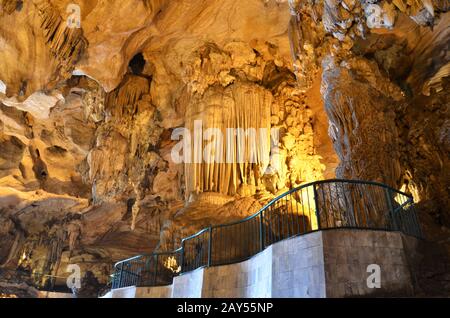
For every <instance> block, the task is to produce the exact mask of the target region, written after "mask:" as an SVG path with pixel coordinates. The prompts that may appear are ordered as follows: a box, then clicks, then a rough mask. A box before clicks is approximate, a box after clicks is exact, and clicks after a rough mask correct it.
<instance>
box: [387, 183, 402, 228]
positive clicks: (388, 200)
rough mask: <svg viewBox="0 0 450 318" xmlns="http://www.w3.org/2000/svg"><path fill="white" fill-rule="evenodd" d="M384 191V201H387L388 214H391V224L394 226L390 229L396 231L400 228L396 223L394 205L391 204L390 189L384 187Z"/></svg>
mask: <svg viewBox="0 0 450 318" xmlns="http://www.w3.org/2000/svg"><path fill="white" fill-rule="evenodd" d="M384 192H385V196H386V201H387V203H388V207H389V214H390V216H391V224H392V226H393V227H394V228H393V229H392V230H394V231H398V230H399V229H400V227H399V225H398V223H397V218H396V216H395V211H394V205H393V204H392V199H391V189H389V188H384Z"/></svg>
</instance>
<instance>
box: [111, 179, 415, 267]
mask: <svg viewBox="0 0 450 318" xmlns="http://www.w3.org/2000/svg"><path fill="white" fill-rule="evenodd" d="M338 183H341V184H356V185H366V186H367V185H372V186H376V187H380V188H382V189H385V190H386V191H387V192H386V193H387V195H386V198H385V200H387V202H386V203H387V204H389V205H390V211H388V212H387V213H391V214H395V213H397V214H399V211H400V210H402V209H403V208H405V207H407V206H411V207H412V206H413V203H414V201H413V198H412V197H411V196H410V195H408V194H406V193H404V192H402V191H399V190H397V189H394V188H392V187H390V186H388V185H385V184H383V183H379V182H375V181H361V180H347V179H329V180H319V181H314V182H310V183H306V184H303V185H300V186H298V187H295V188H293V189H290V190H289V191H286V192H284V193H282V194H280V195H278V196H277V197H275V198H273V199H272V200H270V201H269V202H268V203H267V204H266V205H264V207H262V208H261V209H260V210H259V211H258V212H256V213H254V214H252V215H250V216H248V217H246V218H244V219H242V220H238V221H234V222H230V223H225V224H218V225H213V226H209V227H207V228H204V229H202V230H200V231H199V232H197V233H195V234H193V235H191V236H189V237H186V238H183V239H182V240H181V246H180V247H179V248H178V249H176V250H174V251H165V252H153V253H151V254H143V255H139V256H135V257H131V258H128V259H126V260H122V261H119V262H117V263H116V264H115V265H114V267H115V268H116V270H118V269H119V267H121V269H122V270H123V267H124V264H126V263H130V262H133V261H136V260H138V259H140V258H146V257H147V258H152V257H156V259H158V257H159V256H164V255H166V256H167V255H175V254H177V253H180V254H181V257H182V259H181V266H183V256H184V252H185V251H184V249H185V244H186V242H188V241H190V240H194V239H197V240H199V238H200V237H201V236H202V235H204V234H205V233H209V242H208V244H209V246H208V248H209V251H207V252H205V253H207V254H208V266H209V265H210V262H211V260H210V259H211V244H212V243H211V240H212V231H213V230H218V229H222V228H227V227H231V226H233V225H239V224H243V223H245V222H247V221H252V220H256V219H259V222H260V224H261V228H260V234H259V235H260V239H261V240H262V239H263V238H262V237H261V236H262V235H263V233H262V232H263V230H264V229H263V227H264V226H265V225H263V217H265V216H264V215H263V214H264V212H266V211H267V210H268V209H269V208H271V207H272V206H274V205H276V203H277V202H279V201H281V200H282V199H283V198H286V197H287V196H290V195H292V194H294V193H297V192H299V191H300V194H301V193H302V192H301V191H302V190H304V189H310V188H312V189H313V191H314V199H312V200H315V201H316V202H315V204H316V205H318V204H319V203H324V202H319V201H318V198H319V197H320V196H319V195H318V194H317V188H316V186H319V185H323V184H335V185H336V187H337V184H338ZM341 187H342V185H341ZM342 189H343V188H342ZM322 191H323V189H322ZM330 193H331V192H330ZM307 194H308V193H307ZM393 195H397V196H398V195H400V196H403V197H404V198H406V199H405V200H404V202H402V203H400V204H399V206H397V208H396V209H394V207H393V204H392V197H393ZM322 196H323V193H322ZM338 200H339V198H338ZM286 202H287V199H286ZM296 204H298V202H297V203H296ZM300 204H301V205H303V204H304V202H303V199H302V200H301V203H300ZM308 206H309V208H310V203H309V197H308ZM344 208H349V207H344ZM314 212H315V213H316V217H317V220H316V221H317V222H318V225H317V226H318V228H317V229H318V230H320V229H324V228H327V229H329V228H336V227H344V226H337V225H336V224H335V226H334V227H333V226H332V227H324V228H322V227H321V225H320V221H319V212H318V206H316V207H315V211H314ZM303 213H304V212H303ZM309 213H310V217H311V211H309ZM411 213H414V211H412V212H411ZM305 216H306V215H305V214H303V217H305ZM353 217H355V216H353ZM385 217H388V215H386V216H385ZM389 217H391V218H392V219H393V220H391V221H392V222H393V224H394V226H393V227H392V228H389V229H387V228H386V229H385V230H400V231H402V230H403V228H404V224H403V222H404V221H403V220H402V219H401V215H400V221H398V220H397V218H398V217H397V216H395V215H391V216H389ZM369 221H371V220H367V221H366V223H368V222H369ZM297 222H298V220H297ZM327 222H328V220H327ZM398 222H400V223H402V224H400V225H398V224H397V223H398ZM407 222H409V223H411V224H412V225H413V226H414V227H417V229H415V231H414V232H413V233H418V234H417V235H415V236H419V237H420V236H421V231H420V226H419V224H418V221H417V217H416V216H415V214H414V215H413V218H412V219H411V220H408V221H407ZM411 224H408V226H411ZM346 227H347V228H348V226H346ZM354 228H370V227H369V226H367V225H366V226H365V227H354ZM310 232H311V230H310ZM404 232H405V231H404ZM305 233H307V232H302V233H297V235H298V234H305ZM407 234H410V233H407ZM284 238H287V237H284ZM264 240H265V238H264ZM272 243H274V242H272ZM272 243H271V244H272ZM201 244H203V243H201ZM201 244H200V248H201V249H203V246H201ZM271 244H269V245H271ZM261 245H262V246H261V250H262V249H264V248H265V247H267V246H269V245H267V246H264V242H262V244H261ZM196 247H197V245H196ZM195 257H200V258H202V259H203V257H204V255H203V250H202V253H201V255H195ZM156 262H157V261H156ZM155 266H156V265H155ZM203 266H205V265H203ZM198 267H201V266H198ZM198 267H195V268H198ZM180 271H181V270H180Z"/></svg>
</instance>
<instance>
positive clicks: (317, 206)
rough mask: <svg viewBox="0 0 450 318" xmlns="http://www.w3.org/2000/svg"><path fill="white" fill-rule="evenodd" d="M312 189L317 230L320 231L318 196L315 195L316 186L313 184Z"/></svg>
mask: <svg viewBox="0 0 450 318" xmlns="http://www.w3.org/2000/svg"><path fill="white" fill-rule="evenodd" d="M313 189H314V204H315V205H316V218H317V229H318V230H320V211H319V195H318V193H317V189H316V184H313ZM311 228H312V226H311Z"/></svg>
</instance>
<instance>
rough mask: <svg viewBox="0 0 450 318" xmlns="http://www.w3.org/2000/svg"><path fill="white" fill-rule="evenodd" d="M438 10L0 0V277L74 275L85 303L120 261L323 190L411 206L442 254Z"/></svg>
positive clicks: (423, 6)
mask: <svg viewBox="0 0 450 318" xmlns="http://www.w3.org/2000/svg"><path fill="white" fill-rule="evenodd" d="M447 11H448V5H446V4H445V1H431V0H411V1H410V0H408V1H406V0H394V1H388V0H379V1H366V0H360V1H357V0H323V1H322V0H319V1H316V0H314V1H312V0H302V1H297V0H289V1H282V0H245V1H242V0H225V1H223V0H207V1H200V0H199V1H193V0H170V1H169V0H167V1H165V0H127V1H107V0H97V1H91V0H80V1H77V6H76V7H73V3H72V1H69V0H30V1H19V0H2V1H0V47H1V50H0V239H1V241H2V244H1V246H0V270H1V271H2V272H0V278H1V277H2V276H4V279H6V280H9V281H14V282H16V281H17V280H19V281H20V280H23V281H25V278H23V277H28V280H27V281H26V282H27V283H28V284H29V285H35V286H42V285H44V284H46V283H47V282H46V281H45V279H44V278H43V277H56V276H57V277H59V278H61V277H66V276H67V275H68V273H67V272H66V269H67V266H68V265H69V264H78V265H79V266H80V268H81V270H82V272H83V273H90V274H87V276H86V280H89V281H91V282H93V284H94V285H95V286H94V287H95V288H93V290H87V291H83V290H80V291H78V292H79V293H80V295H86V296H95V294H96V293H97V292H98V289H99V288H100V286H97V285H103V286H105V285H106V284H107V283H108V280H109V275H110V273H111V269H112V265H113V264H114V262H116V261H118V260H121V259H124V258H127V257H130V256H134V255H137V254H142V253H150V252H152V251H155V250H170V249H173V248H175V247H178V244H179V243H180V241H181V239H182V238H183V237H185V236H188V235H192V234H194V233H195V232H196V231H198V230H200V229H202V228H203V227H206V226H209V225H211V224H218V223H224V222H228V221H230V222H231V221H236V220H239V219H241V218H243V217H247V216H249V215H251V214H252V213H255V212H257V211H258V210H259V209H260V208H261V207H262V206H263V205H264V204H265V203H267V202H268V201H269V200H270V199H272V198H273V197H275V196H276V195H279V194H281V193H283V192H285V191H287V190H289V189H292V188H294V187H297V186H299V185H302V184H304V183H307V182H312V181H315V180H321V179H324V178H334V177H340V178H341V177H342V178H349V179H364V180H372V181H380V182H384V183H386V184H388V185H390V186H392V187H395V188H398V189H403V190H405V191H407V192H409V193H411V194H412V195H413V196H414V198H415V200H416V202H417V204H418V206H419V208H420V219H421V222H422V225H423V227H424V229H425V232H426V234H427V236H428V237H429V238H431V239H436V240H445V239H447V238H448V235H449V227H450V214H449V212H448V211H449V207H450V201H449V196H448V193H449V189H450V184H449V180H450V176H449V171H450V169H449V165H450V163H449V158H450V157H449V153H450V148H449V147H450V141H449V140H450V133H449V131H450V130H449V115H448V111H449V110H448V107H449V105H450V102H449V94H448V87H449V80H448V75H449V62H450V57H449V54H448V46H449V43H450V41H449V28H448V22H449V13H448V12H447ZM12 25H14V28H12V27H11V26H12ZM196 128H197V129H198V130H197V132H198V131H199V132H200V134H195V131H196ZM252 131H253V132H254V134H253V133H252ZM189 145H191V148H189V147H188V146H189ZM189 149H190V150H189ZM174 154H175V155H176V154H178V155H179V156H178V159H180V160H177V159H176V158H174ZM205 158H206V160H205ZM294 204H295V202H294ZM312 226H313V227H314V226H316V225H314V224H312ZM230 244H232V243H230ZM14 271H17V273H18V274H17V273H16V274H14V275H12V274H11V273H13V272H14ZM46 275H48V276H46ZM97 281H98V284H97ZM1 282H2V279H0V283H1ZM58 284H63V285H64V280H60V281H58ZM1 286H3V285H0V292H1V293H6V290H4V288H3V287H1ZM22 287H23V288H22ZM22 287H21V288H18V287H17V286H16V287H14V290H15V291H17V293H18V294H19V292H20V293H21V295H22V293H28V294H33V295H34V294H35V290H28V289H27V288H25V287H24V286H22ZM1 288H3V289H1ZM10 290H13V289H10ZM18 290H19V291H18ZM8 294H9V293H8Z"/></svg>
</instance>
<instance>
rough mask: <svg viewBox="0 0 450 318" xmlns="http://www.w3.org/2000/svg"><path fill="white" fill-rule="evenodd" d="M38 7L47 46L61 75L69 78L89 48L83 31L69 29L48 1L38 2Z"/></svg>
mask: <svg viewBox="0 0 450 318" xmlns="http://www.w3.org/2000/svg"><path fill="white" fill-rule="evenodd" d="M36 7H37V9H38V13H39V16H40V17H41V27H42V29H43V32H44V36H45V39H46V42H47V45H48V46H49V49H50V51H51V53H52V54H53V56H54V57H55V58H56V59H57V60H58V62H59V63H60V75H62V76H64V77H68V76H70V74H71V73H72V70H73V67H74V65H75V64H76V63H77V62H78V60H79V59H80V58H81V56H82V55H83V53H84V52H85V50H86V48H87V46H88V42H87V40H86V38H85V37H84V36H83V30H82V29H81V28H68V27H67V25H66V23H65V21H64V20H63V18H62V17H61V15H60V14H59V12H58V10H57V9H56V8H54V7H53V6H52V5H51V4H50V3H48V2H46V1H41V2H38V3H37V4H36Z"/></svg>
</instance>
